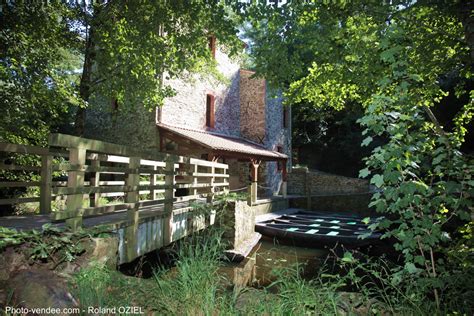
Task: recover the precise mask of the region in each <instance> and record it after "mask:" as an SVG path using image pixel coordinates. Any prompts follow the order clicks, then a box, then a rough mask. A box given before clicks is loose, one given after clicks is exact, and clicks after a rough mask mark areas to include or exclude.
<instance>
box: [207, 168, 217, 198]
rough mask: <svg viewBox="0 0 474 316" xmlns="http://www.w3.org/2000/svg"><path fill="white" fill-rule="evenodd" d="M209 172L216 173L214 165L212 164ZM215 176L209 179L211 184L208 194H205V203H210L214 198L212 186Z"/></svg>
mask: <svg viewBox="0 0 474 316" xmlns="http://www.w3.org/2000/svg"><path fill="white" fill-rule="evenodd" d="M211 173H212V174H213V175H214V173H216V167H215V166H212V167H211ZM215 179H216V178H215V177H211V178H210V179H209V184H210V185H211V186H210V188H209V195H208V196H207V203H212V201H213V200H214V193H215V190H216V189H215V187H214V181H215Z"/></svg>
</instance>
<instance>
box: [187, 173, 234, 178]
mask: <svg viewBox="0 0 474 316" xmlns="http://www.w3.org/2000/svg"><path fill="white" fill-rule="evenodd" d="M192 175H193V176H194V177H209V178H211V177H214V178H228V177H229V175H228V174H224V173H203V172H195V173H193V174H192Z"/></svg>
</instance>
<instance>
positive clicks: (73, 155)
mask: <svg viewBox="0 0 474 316" xmlns="http://www.w3.org/2000/svg"><path fill="white" fill-rule="evenodd" d="M50 145H51V144H50ZM69 162H70V163H71V164H72V165H77V166H78V167H79V169H80V168H82V165H84V164H85V163H86V149H85V148H70V149H69ZM67 186H68V187H67V189H70V190H77V189H80V188H82V187H83V186H84V171H69V172H68V180H67ZM57 189H59V188H57ZM61 189H62V188H61ZM82 198H83V194H82V193H81V194H75V195H68V196H67V198H66V211H68V212H74V211H77V210H78V209H80V208H82ZM66 224H67V226H68V227H69V228H71V230H72V231H73V232H74V231H77V230H79V229H80V228H81V227H82V217H81V216H77V217H72V218H70V219H68V220H67V221H66Z"/></svg>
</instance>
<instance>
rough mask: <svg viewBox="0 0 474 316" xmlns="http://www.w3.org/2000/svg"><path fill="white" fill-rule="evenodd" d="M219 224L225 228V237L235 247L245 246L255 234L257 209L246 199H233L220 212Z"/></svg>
mask: <svg viewBox="0 0 474 316" xmlns="http://www.w3.org/2000/svg"><path fill="white" fill-rule="evenodd" d="M220 216H221V217H220V218H219V219H218V223H219V225H221V227H223V228H224V236H223V237H224V238H225V239H227V240H228V241H229V242H230V243H231V244H232V247H233V248H234V249H240V248H244V246H245V244H246V242H248V240H249V239H251V238H253V236H254V234H255V210H254V208H253V207H251V206H249V205H248V204H247V202H246V201H231V202H229V203H228V205H227V207H226V208H225V209H224V210H223V211H222V214H220Z"/></svg>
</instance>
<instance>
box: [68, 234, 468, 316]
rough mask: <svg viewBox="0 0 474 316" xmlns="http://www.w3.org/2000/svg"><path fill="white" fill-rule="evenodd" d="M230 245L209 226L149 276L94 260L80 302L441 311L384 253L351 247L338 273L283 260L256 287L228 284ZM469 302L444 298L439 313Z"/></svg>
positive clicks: (209, 310) (278, 311)
mask: <svg viewBox="0 0 474 316" xmlns="http://www.w3.org/2000/svg"><path fill="white" fill-rule="evenodd" d="M224 248H225V245H224V244H223V242H222V239H221V232H220V231H219V230H216V229H210V230H208V231H204V232H200V233H198V234H195V235H193V236H192V237H189V238H187V239H184V240H182V241H181V242H179V243H177V245H176V246H175V247H174V248H173V249H172V250H171V251H172V252H174V257H175V261H174V264H173V265H172V266H169V265H165V266H162V267H157V268H156V269H155V270H154V273H153V277H151V278H148V279H144V278H137V277H129V276H125V275H123V274H122V273H120V272H118V271H112V270H110V269H108V268H106V267H103V266H99V265H96V266H93V267H92V268H89V269H86V270H82V271H81V272H80V273H79V274H77V275H76V276H75V278H74V282H73V284H72V288H73V293H74V295H75V296H76V298H77V299H78V301H79V303H80V305H81V307H82V308H87V307H88V306H96V307H114V306H131V305H132V306H139V307H142V309H143V310H145V311H147V312H150V313H153V314H157V315H433V314H436V312H434V311H435V310H436V307H435V305H434V304H433V300H432V299H431V298H429V297H423V296H420V295H418V296H417V294H416V293H417V289H416V288H407V287H404V286H401V284H400V282H398V281H399V280H394V279H393V277H390V272H389V269H390V267H389V266H388V265H387V263H386V262H384V261H383V260H381V259H380V258H375V259H368V260H367V261H365V262H364V263H361V261H360V260H355V259H354V257H353V256H352V255H350V254H347V255H346V256H344V257H343V258H340V259H339V264H340V268H341V269H340V270H339V271H338V273H335V271H334V269H332V268H331V269H329V267H327V268H322V269H321V270H320V272H319V273H318V274H317V275H315V276H313V277H312V278H306V277H302V273H301V272H302V269H304V266H302V265H296V266H293V267H289V268H283V269H281V268H280V269H277V270H275V271H274V273H275V275H276V280H277V281H275V282H273V283H272V284H270V285H269V286H267V287H264V288H259V289H255V288H252V287H230V286H229V281H228V280H226V279H225V278H224V277H223V276H222V274H221V273H220V272H219V268H220V267H221V266H222V265H223V260H224V259H223V257H222V252H223V249H224ZM463 309H464V308H463V307H462V306H459V305H455V306H449V307H448V306H446V307H445V308H444V309H443V310H442V311H439V312H438V314H450V311H454V310H459V311H461V313H460V314H459V313H457V314H456V313H452V312H451V314H452V315H463V314H466V311H467V310H468V309H464V310H463ZM466 315H467V314H466Z"/></svg>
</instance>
